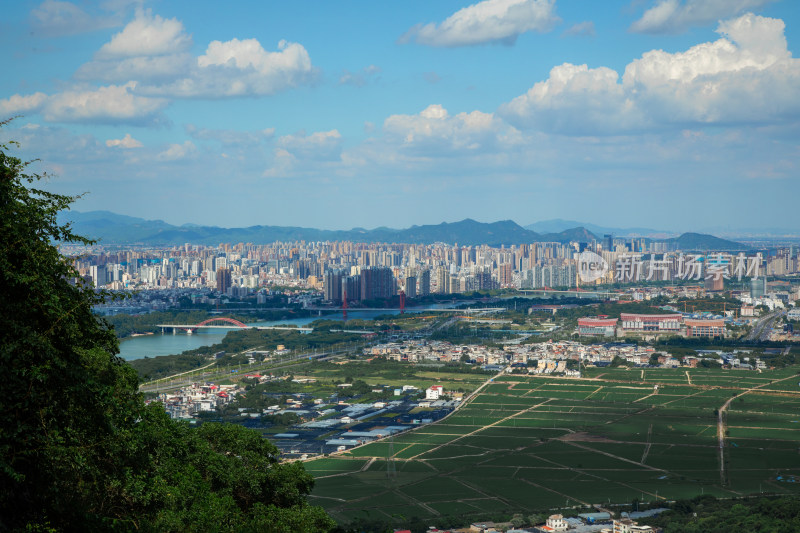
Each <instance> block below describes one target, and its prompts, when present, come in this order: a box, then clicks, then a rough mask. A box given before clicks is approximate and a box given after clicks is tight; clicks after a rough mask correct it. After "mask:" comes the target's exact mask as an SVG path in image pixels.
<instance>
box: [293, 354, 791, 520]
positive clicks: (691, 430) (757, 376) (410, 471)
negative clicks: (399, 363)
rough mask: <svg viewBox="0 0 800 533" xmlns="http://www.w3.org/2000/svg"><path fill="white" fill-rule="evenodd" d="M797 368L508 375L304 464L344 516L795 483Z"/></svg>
mask: <svg viewBox="0 0 800 533" xmlns="http://www.w3.org/2000/svg"><path fill="white" fill-rule="evenodd" d="M799 370H800V369H799V368H797V367H794V368H787V369H781V370H774V371H764V372H762V373H756V372H751V371H737V370H715V369H690V370H685V369H674V370H665V369H646V370H641V369H631V370H628V369H590V371H589V372H587V374H585V377H584V378H580V379H566V378H550V377H528V376H514V375H503V376H500V377H497V378H495V379H493V380H492V381H491V382H489V383H487V384H486V385H485V386H484V387H483V388H481V389H480V391H479V392H478V393H477V394H476V395H475V396H473V397H472V398H471V399H469V400H468V401H467V402H465V404H464V405H463V406H461V408H459V409H458V410H457V411H455V412H454V413H452V414H451V415H450V416H449V417H447V418H445V419H444V420H442V421H439V422H437V423H435V424H430V425H427V426H423V427H420V428H418V429H416V430H414V431H410V432H407V433H404V434H401V435H398V436H396V437H394V438H393V439H391V440H382V441H379V442H374V443H370V444H366V445H363V446H360V447H357V448H353V449H351V450H348V451H347V452H345V453H342V454H338V455H335V456H330V457H326V458H322V459H318V460H314V461H309V462H307V463H306V468H307V469H308V470H309V471H310V472H311V473H312V474H313V475H314V476H315V477H316V486H315V488H314V492H313V493H312V496H311V502H312V503H314V504H317V505H322V506H324V507H325V508H326V510H327V511H328V512H329V513H330V514H331V515H332V516H333V517H334V518H335V519H337V520H338V521H340V522H348V521H349V520H352V519H354V518H357V517H362V518H363V517H365V516H372V517H375V518H380V519H384V520H392V519H408V518H410V517H420V518H430V519H435V517H437V516H463V517H465V520H466V519H469V518H471V517H474V518H475V519H479V518H480V517H481V516H486V514H488V513H497V512H508V513H517V512H519V513H530V512H536V511H542V510H546V509H556V508H565V507H576V506H587V505H592V504H601V505H607V506H609V505H615V504H626V503H630V502H631V501H633V500H634V499H637V500H639V501H647V502H652V501H656V500H665V499H666V500H675V499H680V498H688V497H693V496H696V495H700V494H713V495H715V496H718V497H723V498H724V497H735V496H742V495H749V494H756V493H772V494H798V493H800V375H798V371H799ZM719 410H722V421H723V425H722V432H723V434H724V438H723V441H722V442H723V446H722V453H720V440H719V435H718V429H719V428H718V414H717V413H718V411H719Z"/></svg>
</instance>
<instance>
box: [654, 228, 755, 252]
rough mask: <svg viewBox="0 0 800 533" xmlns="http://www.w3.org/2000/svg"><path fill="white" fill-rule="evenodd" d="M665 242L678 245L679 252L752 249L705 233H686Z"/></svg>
mask: <svg viewBox="0 0 800 533" xmlns="http://www.w3.org/2000/svg"><path fill="white" fill-rule="evenodd" d="M665 242H670V243H675V244H677V245H678V249H679V250H685V251H689V252H694V251H697V252H704V251H707V250H713V251H719V252H722V251H738V250H749V249H750V246H747V245H746V244H742V243H740V242H735V241H729V240H726V239H720V238H719V237H714V236H713V235H707V234H705V233H684V234H683V235H681V236H679V237H675V238H673V239H665Z"/></svg>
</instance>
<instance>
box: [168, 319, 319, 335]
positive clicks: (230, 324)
mask: <svg viewBox="0 0 800 533" xmlns="http://www.w3.org/2000/svg"><path fill="white" fill-rule="evenodd" d="M219 322H222V324H220V323H219ZM156 327H159V328H161V333H164V332H166V331H167V330H168V329H171V330H172V333H173V334H174V333H176V332H177V331H178V330H183V331H185V332H186V333H187V334H188V335H191V334H192V333H194V332H195V331H197V330H198V329H283V330H289V331H301V332H303V333H310V332H312V331H314V328H302V327H294V326H251V325H249V324H245V323H244V322H240V321H239V320H236V319H235V318H229V317H225V316H219V317H214V318H209V319H208V320H203V321H202V322H198V323H197V324H156Z"/></svg>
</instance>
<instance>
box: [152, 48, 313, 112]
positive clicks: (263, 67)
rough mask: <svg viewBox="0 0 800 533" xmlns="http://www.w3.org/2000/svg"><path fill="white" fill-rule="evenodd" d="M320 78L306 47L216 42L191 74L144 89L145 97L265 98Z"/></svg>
mask: <svg viewBox="0 0 800 533" xmlns="http://www.w3.org/2000/svg"><path fill="white" fill-rule="evenodd" d="M316 75H317V71H316V69H315V68H314V67H313V66H312V64H311V58H310V57H309V55H308V51H306V49H305V48H304V47H303V45H301V44H298V43H289V42H286V41H280V42H279V43H278V50H277V51H275V52H269V51H267V50H265V49H264V48H263V47H262V46H261V43H259V42H258V40H256V39H244V40H239V39H231V40H230V41H225V42H222V41H212V42H211V43H210V44H209V45H208V48H207V49H206V52H205V54H203V55H202V56H200V57H198V58H197V60H196V61H195V62H194V64H193V65H192V66H191V68H190V70H189V72H188V73H185V75H184V76H183V77H179V78H178V79H175V80H173V81H170V82H168V83H164V84H160V85H159V84H154V85H147V86H145V85H143V86H142V87H140V88H139V89H138V92H140V93H141V94H148V95H158V96H171V97H175V98H200V97H206V98H224V97H238V96H263V95H271V94H275V93H277V92H279V91H283V90H286V89H288V88H291V87H296V86H298V85H300V84H303V83H310V82H312V81H313V80H314V79H315V78H316Z"/></svg>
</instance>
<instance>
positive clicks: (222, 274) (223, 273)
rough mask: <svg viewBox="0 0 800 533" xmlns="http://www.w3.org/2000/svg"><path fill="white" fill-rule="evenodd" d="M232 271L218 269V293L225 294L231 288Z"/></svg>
mask: <svg viewBox="0 0 800 533" xmlns="http://www.w3.org/2000/svg"><path fill="white" fill-rule="evenodd" d="M231 284H232V281H231V271H230V270H229V269H227V268H219V269H217V292H218V293H220V294H225V293H227V292H228V289H230V288H231Z"/></svg>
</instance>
